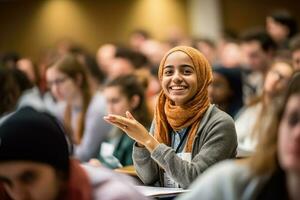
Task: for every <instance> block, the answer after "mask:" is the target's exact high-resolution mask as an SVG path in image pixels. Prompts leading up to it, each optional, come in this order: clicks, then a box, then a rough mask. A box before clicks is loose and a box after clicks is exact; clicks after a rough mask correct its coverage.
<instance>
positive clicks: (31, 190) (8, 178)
mask: <svg viewBox="0 0 300 200" xmlns="http://www.w3.org/2000/svg"><path fill="white" fill-rule="evenodd" d="M0 183H1V184H3V186H4V188H5V190H6V192H7V193H8V194H9V196H10V197H11V198H12V199H14V200H21V199H29V200H55V199H56V198H57V197H58V195H59V192H60V187H61V183H62V182H61V181H60V179H59V178H58V176H57V173H56V171H55V169H54V168H53V167H51V166H49V165H46V164H40V163H34V162H28V161H11V162H3V163H0Z"/></svg>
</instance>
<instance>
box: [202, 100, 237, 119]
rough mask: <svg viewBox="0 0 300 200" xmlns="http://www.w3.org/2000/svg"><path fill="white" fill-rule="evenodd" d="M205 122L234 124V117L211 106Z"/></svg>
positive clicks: (205, 116)
mask: <svg viewBox="0 0 300 200" xmlns="http://www.w3.org/2000/svg"><path fill="white" fill-rule="evenodd" d="M203 121H206V123H208V122H213V121H228V122H230V123H234V122H233V119H232V117H231V116H230V115H229V114H227V113H226V112H224V111H222V110H220V109H219V108H218V107H217V106H216V105H213V104H212V105H210V107H209V108H208V110H207V111H206V113H205V115H204V117H203Z"/></svg>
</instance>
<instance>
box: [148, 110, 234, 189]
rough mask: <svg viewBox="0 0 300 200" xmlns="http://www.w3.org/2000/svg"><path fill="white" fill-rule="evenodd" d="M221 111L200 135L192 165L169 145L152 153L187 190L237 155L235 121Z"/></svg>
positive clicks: (210, 120)
mask: <svg viewBox="0 0 300 200" xmlns="http://www.w3.org/2000/svg"><path fill="white" fill-rule="evenodd" d="M217 111H218V112H217V113H216V114H215V115H212V116H211V117H210V118H209V119H208V121H207V122H206V124H205V125H204V127H203V129H202V130H200V131H201V132H200V134H197V136H198V137H196V138H195V141H194V144H193V154H195V155H194V156H193V158H192V160H191V162H189V161H185V160H183V159H181V158H180V157H178V156H177V154H176V153H175V151H174V149H172V148H171V147H168V146H166V145H165V144H160V145H158V147H157V148H156V149H155V150H154V151H153V152H152V154H151V158H152V159H153V160H154V161H155V162H156V163H157V164H158V165H159V166H160V167H161V168H162V169H164V171H165V172H166V173H167V174H168V175H169V176H170V177H171V178H173V179H174V180H175V181H176V182H177V183H179V185H180V186H181V187H183V188H187V187H188V186H189V185H190V184H191V183H192V182H193V181H194V180H195V179H196V178H197V177H198V176H199V175H200V174H202V173H203V172H204V171H205V170H206V169H207V168H208V167H210V166H212V165H213V164H215V163H217V162H219V161H221V160H224V159H228V158H234V157H235V155H236V148H237V139H236V132H235V127H234V122H233V120H232V118H231V117H229V116H228V115H227V114H225V113H223V112H222V111H220V110H218V109H217ZM196 140H198V141H196ZM195 151H197V152H195Z"/></svg>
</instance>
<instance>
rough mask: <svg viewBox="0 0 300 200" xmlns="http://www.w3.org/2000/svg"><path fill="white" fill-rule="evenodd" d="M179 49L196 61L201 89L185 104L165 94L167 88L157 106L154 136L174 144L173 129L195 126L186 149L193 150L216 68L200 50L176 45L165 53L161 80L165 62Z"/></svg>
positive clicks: (159, 98) (161, 75) (161, 65)
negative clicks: (171, 132) (172, 138)
mask: <svg viewBox="0 0 300 200" xmlns="http://www.w3.org/2000/svg"><path fill="white" fill-rule="evenodd" d="M176 51H181V52H183V53H185V54H186V55H187V56H189V57H190V59H191V60H192V62H193V67H194V70H195V73H196V75H197V92H196V94H195V96H194V97H192V98H191V99H190V100H189V101H188V102H187V103H185V104H184V105H181V106H178V105H175V103H174V102H172V100H170V99H169V98H168V97H167V96H166V95H165V93H164V91H161V92H160V94H159V97H158V101H157V104H156V108H155V130H154V137H155V138H156V139H157V140H158V142H160V143H165V144H166V145H168V146H170V145H171V137H170V135H169V132H170V131H171V130H175V131H178V130H181V129H182V128H187V127H190V126H191V128H190V131H189V135H188V138H187V143H186V146H185V151H186V152H191V151H192V145H193V141H194V138H195V135H196V133H197V130H198V127H199V125H200V122H201V119H202V117H203V115H204V113H205V112H206V110H207V109H208V107H209V105H210V101H209V98H208V89H207V88H208V85H209V84H210V83H211V82H212V68H211V66H210V64H209V62H208V61H207V59H206V58H205V57H204V56H203V55H202V54H201V53H200V52H199V51H198V50H196V49H194V48H192V47H188V46H178V47H174V48H172V49H171V50H169V51H168V52H167V53H166V54H165V56H164V57H163V59H162V61H161V63H160V65H159V70H158V78H159V81H160V83H161V82H162V79H163V69H164V65H165V61H166V59H167V58H168V56H169V55H170V54H172V53H173V52H176Z"/></svg>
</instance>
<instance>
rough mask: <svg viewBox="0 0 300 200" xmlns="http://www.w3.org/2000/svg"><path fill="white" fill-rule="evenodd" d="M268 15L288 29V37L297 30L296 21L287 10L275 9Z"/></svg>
mask: <svg viewBox="0 0 300 200" xmlns="http://www.w3.org/2000/svg"><path fill="white" fill-rule="evenodd" d="M269 17H271V18H272V19H273V20H274V21H276V22H277V23H279V24H281V25H283V26H285V27H287V28H288V29H289V35H288V38H291V37H293V36H294V35H295V34H296V33H297V32H298V26H297V22H296V20H295V18H293V16H292V15H291V14H290V13H289V12H288V11H286V10H277V11H275V12H273V13H272V14H271V15H270V16H269Z"/></svg>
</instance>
